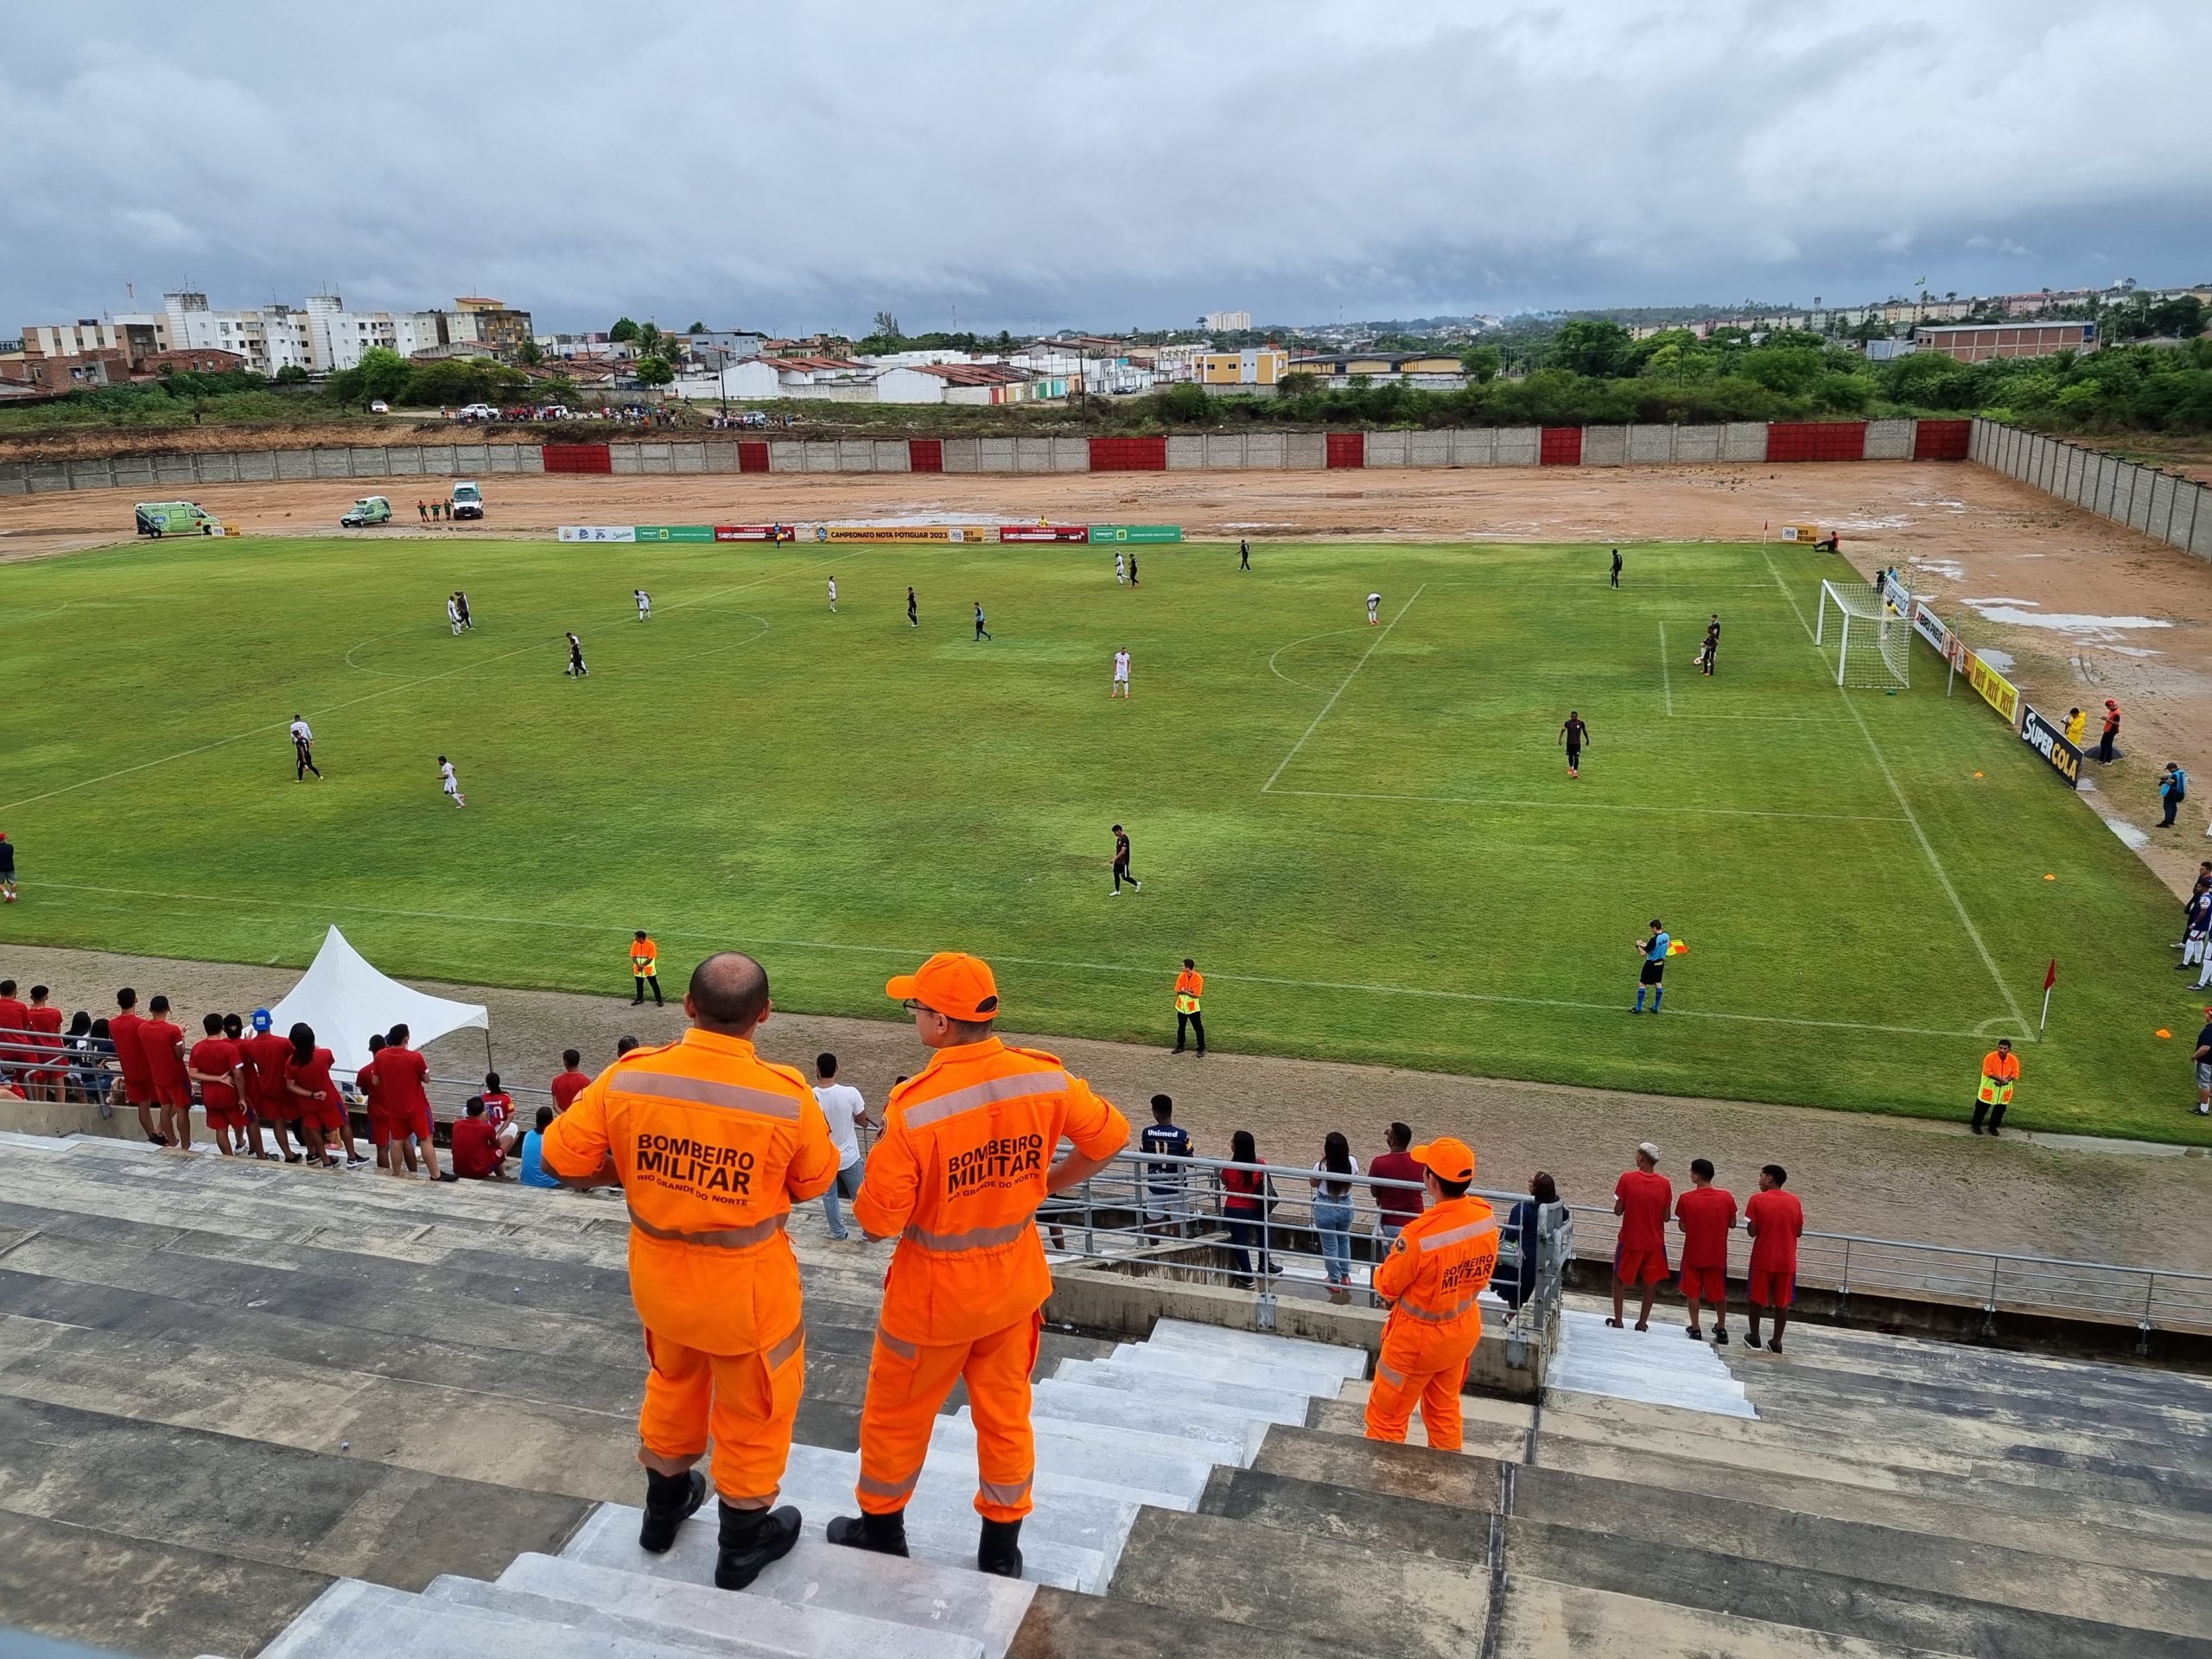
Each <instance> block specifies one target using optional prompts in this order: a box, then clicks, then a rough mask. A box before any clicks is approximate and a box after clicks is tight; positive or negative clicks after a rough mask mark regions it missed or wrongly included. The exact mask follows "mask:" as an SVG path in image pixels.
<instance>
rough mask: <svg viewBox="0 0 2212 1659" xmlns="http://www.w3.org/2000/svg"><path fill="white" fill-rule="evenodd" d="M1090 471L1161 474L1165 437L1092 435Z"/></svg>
mask: <svg viewBox="0 0 2212 1659" xmlns="http://www.w3.org/2000/svg"><path fill="white" fill-rule="evenodd" d="M1090 470H1091V471H1092V472H1094V473H1164V472H1166V470H1167V440H1166V438H1093V439H1092V440H1091V441H1090Z"/></svg>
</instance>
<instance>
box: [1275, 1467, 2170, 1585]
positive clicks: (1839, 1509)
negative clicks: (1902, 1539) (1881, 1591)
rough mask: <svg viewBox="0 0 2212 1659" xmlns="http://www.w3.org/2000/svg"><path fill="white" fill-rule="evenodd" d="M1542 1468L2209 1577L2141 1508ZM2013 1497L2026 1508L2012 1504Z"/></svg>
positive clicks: (1737, 1476)
mask: <svg viewBox="0 0 2212 1659" xmlns="http://www.w3.org/2000/svg"><path fill="white" fill-rule="evenodd" d="M1272 1444H1273V1441H1272V1438H1271V1439H1270V1442H1269V1445H1270V1446H1272ZM1254 1466H1255V1468H1267V1467H1269V1466H1270V1465H1269V1463H1268V1447H1262V1450H1261V1454H1260V1458H1259V1460H1258V1461H1257V1462H1256V1463H1255V1465H1254ZM1541 1467H1543V1468H1545V1469H1547V1470H1558V1471H1562V1472H1565V1473H1568V1474H1580V1475H1590V1476H1593V1477H1596V1478H1600V1479H1605V1480H1611V1481H1617V1482H1621V1483H1624V1484H1633V1485H1640V1486H1646V1487H1649V1488H1651V1489H1653V1494H1654V1495H1653V1496H1652V1497H1649V1499H1647V1500H1645V1501H1646V1502H1649V1503H1653V1504H1656V1505H1660V1506H1663V1505H1665V1504H1666V1503H1669V1502H1671V1501H1672V1500H1673V1495H1675V1494H1676V1493H1696V1494H1700V1495H1702V1496H1705V1497H1751V1498H1753V1499H1754V1500H1755V1501H1757V1502H1760V1503H1769V1504H1771V1505H1773V1506H1774V1507H1776V1508H1778V1509H1784V1510H1793V1511H1795V1512H1796V1513H1797V1514H1800V1515H1804V1516H1820V1517H1824V1518H1827V1519H1830V1520H1837V1521H1857V1522H1866V1523H1868V1524H1870V1525H1874V1526H1885V1527H1896V1528H1899V1529H1904V1530H1906V1531H1911V1532H1920V1533H1925V1534H1928V1535H1931V1536H1933V1537H1936V1538H1941V1539H1944V1540H1946V1541H1948V1540H1952V1539H1957V1540H1961V1541H1965V1542H1968V1543H1976V1544H1994V1545H1997V1546H1999V1547H2000V1548H2014V1549H2026V1550H2035V1549H2039V1548H2049V1547H2050V1542H2051V1540H2052V1539H2053V1538H2054V1537H2058V1538H2063V1540H2064V1543H2065V1548H2066V1550H2067V1553H2068V1554H2070V1555H2072V1556H2074V1557H2075V1558H2076V1559H2078V1560H2084V1561H2101V1562H2106V1563H2108V1564H2110V1565H2112V1566H2113V1567H2140V1568H2142V1569H2144V1570H2145V1571H2149V1572H2153V1573H2171V1574H2174V1575H2176V1576H2180V1577H2190V1578H2200V1579H2212V1541H2190V1540H2189V1539H2186V1538H2176V1537H2171V1536H2169V1535H2166V1533H2165V1529H2164V1526H2163V1524H2162V1523H2163V1522H2164V1520H2165V1518H2166V1517H2164V1516H2160V1515H2158V1514H2155V1513H2152V1512H2148V1511H2136V1512H2133V1515H2132V1516H2129V1517H2128V1520H2129V1521H2132V1522H2133V1524H2132V1526H2131V1525H2128V1524H2123V1523H2121V1522H2120V1520H2119V1519H2118V1518H2117V1517H2116V1516H2108V1517H2107V1518H2104V1519H2092V1518H2090V1513H2089V1512H2083V1511H2080V1510H2074V1509H2069V1508H2054V1507H2053V1506H2052V1505H2051V1504H2050V1503H2048V1502H2039V1501H2037V1495H2036V1494H2033V1493H2029V1492H2024V1491H2020V1489H2018V1488H2015V1487H1999V1488H1997V1489H1996V1493H1997V1496H1996V1497H1995V1499H1994V1501H1976V1498H1975V1497H1974V1491H1973V1490H1963V1491H1955V1492H1952V1493H1950V1494H1948V1495H1938V1494H1936V1493H1934V1492H1929V1491H1885V1490H1881V1489H1878V1488H1875V1487H1872V1486H1862V1485H1856V1484H1849V1483H1846V1482H1842V1481H1834V1480H1819V1479H1815V1478H1809V1477H1805V1476H1791V1475H1777V1474H1773V1473H1769V1472H1763V1471H1745V1470H1744V1469H1743V1468H1741V1467H1740V1466H1739V1465H1735V1464H1732V1463H1721V1462H1708V1461H1707V1460H1704V1459H1695V1458H1681V1457H1674V1456H1669V1455H1668V1454H1665V1453H1662V1452H1630V1451H1624V1450H1623V1449H1621V1448H1619V1447H1617V1446H1603V1445H1598V1444H1595V1443H1591V1442H1582V1441H1574V1440H1547V1441H1546V1443H1545V1446H1544V1448H1543V1457H1542V1464H1541ZM1283 1472H1295V1471H1283ZM1662 1494H1663V1496H1662ZM2011 1497H2018V1499H2019V1500H2020V1501H2019V1502H2017V1503H2015V1502H2012V1501H2010V1498H2011ZM1624 1501H1628V1500H1625V1499H1624Z"/></svg>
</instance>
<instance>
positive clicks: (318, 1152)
mask: <svg viewBox="0 0 2212 1659" xmlns="http://www.w3.org/2000/svg"><path fill="white" fill-rule="evenodd" d="M336 1058H337V1057H336V1056H335V1055H334V1054H333V1053H331V1052H330V1051H329V1050H328V1049H327V1048H317V1047H316V1046H315V1027H313V1026H310V1025H308V1024H307V1023H306V1022H305V1021H302V1022H301V1023H300V1024H298V1025H296V1026H294V1027H292V1046H291V1052H290V1057H289V1058H287V1059H286V1061H285V1062H284V1087H285V1088H286V1090H289V1092H290V1094H291V1096H292V1098H293V1099H294V1100H295V1101H296V1102H297V1103H298V1105H299V1111H300V1119H299V1122H300V1139H301V1140H302V1141H305V1142H306V1143H307V1148H308V1161H309V1162H310V1163H315V1164H320V1165H321V1166H322V1167H323V1168H325V1169H336V1168H337V1167H338V1160H336V1159H335V1158H333V1157H332V1156H331V1155H330V1142H329V1140H328V1137H329V1136H331V1135H335V1134H336V1133H337V1132H338V1126H339V1125H340V1123H342V1122H344V1121H345V1118H346V1103H345V1102H344V1101H342V1100H340V1098H339V1097H338V1084H336V1082H335V1081H334V1080H333V1078H332V1077H331V1075H330V1068H331V1065H332V1064H333V1063H334V1061H335V1059H336Z"/></svg>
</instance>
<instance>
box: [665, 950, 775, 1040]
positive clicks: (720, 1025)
mask: <svg viewBox="0 0 2212 1659" xmlns="http://www.w3.org/2000/svg"><path fill="white" fill-rule="evenodd" d="M683 1011H684V1013H686V1014H690V1016H691V1020H692V1023H693V1024H695V1025H696V1026H699V1027H702V1028H704V1029H705V1030H708V1031H718V1032H720V1033H722V1034H723V1035H724V1036H728V1037H743V1036H745V1035H747V1033H750V1032H751V1031H752V1029H753V1027H755V1026H757V1025H759V1024H760V1020H761V1017H762V1016H763V1015H764V1014H766V1013H767V1012H768V970H767V969H765V968H763V967H762V966H761V965H760V963H757V962H755V961H753V958H752V957H748V956H747V955H746V954H745V952H743V951H742V950H717V951H716V952H715V954H714V955H713V956H711V957H708V958H707V959H706V960H705V961H704V962H702V963H700V964H699V965H698V966H697V967H696V968H694V969H692V970H691V987H690V989H689V990H687V991H686V992H685V993H684V994H683Z"/></svg>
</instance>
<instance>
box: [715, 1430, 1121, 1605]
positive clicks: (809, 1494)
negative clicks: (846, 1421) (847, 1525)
mask: <svg viewBox="0 0 2212 1659" xmlns="http://www.w3.org/2000/svg"><path fill="white" fill-rule="evenodd" d="M860 1472H861V1462H860V1459H859V1457H858V1456H857V1455H856V1454H855V1453H854V1452H832V1451H829V1450H828V1449H826V1448H824V1447H822V1446H797V1445H795V1446H792V1447H791V1463H790V1465H789V1466H788V1467H787V1468H786V1469H785V1471H784V1484H783V1490H782V1491H781V1493H780V1494H779V1496H778V1497H777V1499H776V1501H777V1503H779V1504H783V1503H795V1504H797V1505H798V1509H799V1512H800V1513H801V1514H802V1515H804V1516H805V1517H806V1519H807V1524H808V1525H809V1526H810V1528H811V1529H813V1532H814V1533H815V1535H817V1536H818V1535H820V1534H821V1532H822V1529H823V1528H824V1527H826V1526H827V1525H828V1524H829V1520H830V1517H832V1516H839V1515H852V1514H855V1512H856V1511H857V1509H858V1503H857V1501H856V1500H855V1497H854V1496H853V1487H854V1485H855V1483H856V1482H857V1481H858V1480H859V1479H860ZM975 1505H976V1469H975V1465H973V1464H967V1465H964V1466H963V1463H962V1462H961V1460H959V1459H953V1458H950V1457H947V1458H943V1459H930V1460H929V1461H928V1462H926V1463H925V1465H923V1469H922V1477H921V1479H920V1481H919V1482H918V1483H917V1484H916V1485H915V1487H914V1493H913V1497H912V1498H911V1499H910V1500H909V1501H908V1503H907V1505H906V1547H907V1548H909V1549H911V1550H912V1551H913V1553H914V1554H916V1555H918V1556H920V1557H921V1558H922V1559H923V1560H936V1561H944V1562H947V1563H950V1564H954V1565H958V1564H961V1563H965V1564H966V1565H968V1566H969V1567H973V1566H974V1564H975V1560H976V1535H977V1534H978V1532H979V1531H980V1529H981V1528H982V1519H981V1517H979V1516H977V1515H976V1507H975ZM1136 1508H1137V1506H1136V1504H1135V1503H1131V1502H1121V1501H1116V1500H1115V1499H1111V1498H1103V1497H1092V1496H1089V1495H1081V1494H1076V1493H1071V1492H1066V1491H1056V1492H1052V1493H1050V1494H1046V1493H1045V1492H1041V1491H1040V1492H1039V1494H1038V1497H1037V1508H1036V1510H1035V1511H1034V1512H1033V1514H1032V1515H1031V1516H1029V1518H1028V1520H1027V1521H1026V1522H1024V1523H1023V1525H1022V1529H1021V1553H1022V1557H1023V1560H1024V1561H1025V1562H1026V1564H1027V1565H1026V1567H1025V1568H1024V1571H1025V1572H1026V1573H1027V1576H1028V1577H1029V1578H1031V1579H1033V1580H1035V1581H1036V1582H1037V1583H1039V1584H1056V1585H1058V1586H1061V1587H1062V1588H1063V1589H1067V1590H1090V1591H1096V1590H1097V1589H1098V1588H1099V1587H1100V1586H1103V1584H1104V1583H1105V1582H1106V1580H1107V1579H1108V1578H1109V1576H1110V1575H1111V1573H1112V1563H1111V1560H1110V1559H1109V1557H1110V1556H1111V1555H1112V1554H1114V1553H1115V1552H1116V1551H1117V1550H1118V1548H1119V1547H1120V1543H1121V1540H1122V1536H1123V1535H1125V1534H1126V1533H1127V1532H1128V1525H1129V1522H1131V1521H1132V1520H1133V1519H1134V1518H1135V1510H1136ZM703 1513H704V1511H703V1510H702V1514H703Z"/></svg>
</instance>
